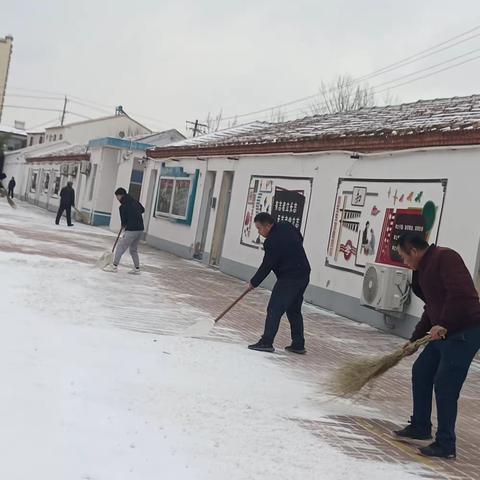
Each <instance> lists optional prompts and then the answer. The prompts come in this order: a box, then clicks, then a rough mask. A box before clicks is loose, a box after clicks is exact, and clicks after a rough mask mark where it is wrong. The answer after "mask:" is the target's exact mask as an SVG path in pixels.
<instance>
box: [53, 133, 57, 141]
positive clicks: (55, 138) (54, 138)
mask: <svg viewBox="0 0 480 480" xmlns="http://www.w3.org/2000/svg"><path fill="white" fill-rule="evenodd" d="M55 140H57V134H55V135H54V136H53V141H54V142H55Z"/></svg>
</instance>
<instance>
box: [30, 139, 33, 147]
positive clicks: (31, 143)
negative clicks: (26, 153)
mask: <svg viewBox="0 0 480 480" xmlns="http://www.w3.org/2000/svg"><path fill="white" fill-rule="evenodd" d="M32 145H33V137H30V145H29V146H30V147H31V146H32Z"/></svg>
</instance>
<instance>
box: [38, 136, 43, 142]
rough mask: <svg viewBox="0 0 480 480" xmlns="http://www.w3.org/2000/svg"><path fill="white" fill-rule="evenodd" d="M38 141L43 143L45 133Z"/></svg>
mask: <svg viewBox="0 0 480 480" xmlns="http://www.w3.org/2000/svg"><path fill="white" fill-rule="evenodd" d="M38 143H43V135H40V139H39V141H38Z"/></svg>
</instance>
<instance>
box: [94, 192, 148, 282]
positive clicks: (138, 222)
mask: <svg viewBox="0 0 480 480" xmlns="http://www.w3.org/2000/svg"><path fill="white" fill-rule="evenodd" d="M115 196H116V197H117V200H118V201H119V202H120V207H119V211H120V220H121V222H122V228H123V229H124V230H125V233H124V234H123V238H122V239H121V240H120V242H119V243H118V245H117V248H116V249H115V257H114V259H113V265H107V266H106V267H105V268H104V269H103V270H104V271H106V272H113V273H115V272H117V270H118V265H119V263H120V259H121V258H122V255H123V254H124V253H125V252H126V251H127V249H128V250H129V251H130V255H131V256H132V260H133V265H134V268H133V269H132V270H130V271H129V272H128V273H131V274H134V275H135V274H137V275H138V274H139V273H140V259H139V258H138V244H139V243H140V240H141V239H142V237H143V230H144V226H143V217H142V215H143V213H144V212H145V209H144V208H143V205H142V204H141V203H140V202H137V201H136V200H135V199H134V198H132V197H131V196H130V195H129V194H128V193H127V191H126V190H125V189H124V188H117V190H115Z"/></svg>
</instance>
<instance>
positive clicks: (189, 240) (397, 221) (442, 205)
mask: <svg viewBox="0 0 480 480" xmlns="http://www.w3.org/2000/svg"><path fill="white" fill-rule="evenodd" d="M479 153H480V147H469V148H459V147H457V148H435V149H433V148H432V149H423V150H415V151H403V152H393V153H389V152H384V153H379V154H374V155H360V157H359V158H356V157H355V158H353V157H352V155H351V154H350V153H349V152H324V153H313V154H298V155H290V154H284V155H264V156H258V155H251V156H243V157H240V158H239V159H235V160H228V159H224V158H217V159H215V158H209V159H205V160H202V161H199V160H197V159H191V160H181V161H179V162H175V163H176V164H177V165H183V166H184V167H185V168H186V169H187V170H188V171H191V172H192V171H193V170H194V169H195V168H200V169H201V175H200V180H199V184H198V191H197V196H196V197H197V198H196V203H195V209H194V216H193V219H192V223H191V226H188V227H187V226H185V225H179V224H176V223H174V222H171V221H169V220H168V219H163V218H158V219H155V221H154V222H153V228H152V229H151V231H150V233H152V232H154V233H155V236H157V237H158V238H161V239H167V240H168V241H169V242H171V243H172V244H181V245H183V246H185V247H187V248H191V246H192V245H193V242H194V241H195V235H196V229H197V225H198V212H199V210H200V203H201V202H200V201H201V198H202V196H203V179H204V176H205V172H206V171H207V169H208V170H210V171H212V170H213V171H216V172H217V176H216V182H215V189H214V196H215V197H218V193H219V190H220V184H221V179H222V173H223V171H224V170H231V171H233V172H234V181H233V189H232V200H231V204H230V209H229V213H228V221H227V227H226V232H225V240H224V245H223V252H222V261H221V264H220V266H221V269H222V270H223V271H225V272H227V273H229V274H233V275H235V276H237V277H239V278H242V279H248V278H250V275H251V274H252V273H253V272H254V271H255V268H256V267H257V266H258V265H259V264H260V262H261V259H262V256H263V251H262V249H261V248H259V244H258V243H257V236H256V231H255V227H254V225H251V224H250V221H251V220H252V216H253V213H255V212H256V209H257V208H259V206H260V204H261V206H263V205H264V204H265V206H266V207H267V208H268V206H270V209H271V208H272V205H274V204H273V197H274V195H272V194H273V192H274V190H275V188H276V187H279V188H284V189H286V190H292V191H295V190H304V191H305V195H306V199H307V197H309V198H308V200H306V204H307V203H308V205H309V208H308V216H304V217H302V224H301V229H302V231H303V232H304V236H305V249H306V251H307V255H308V257H309V259H310V263H311V265H312V274H311V288H310V290H309V293H308V299H309V300H310V301H312V302H314V303H316V304H319V305H321V306H324V307H326V308H329V309H331V310H334V311H336V312H337V313H340V314H342V315H345V316H348V317H350V318H354V319H357V320H361V321H366V322H369V323H372V324H374V325H377V326H382V325H383V318H382V317H381V316H378V315H377V314H375V312H372V311H371V310H367V309H365V308H362V307H360V305H359V297H360V292H361V287H362V281H363V277H362V274H363V265H364V264H365V262H366V261H367V260H368V261H370V260H371V259H372V260H376V259H377V255H378V254H379V247H380V245H381V244H382V238H383V242H384V243H385V239H386V240H387V242H386V245H387V246H388V245H389V244H388V240H389V239H391V238H393V237H394V236H395V235H398V233H399V231H400V230H401V227H400V226H403V228H404V229H406V228H407V227H408V228H425V227H427V230H428V231H429V240H430V241H432V242H434V241H435V240H437V242H438V244H440V245H445V246H449V247H451V248H454V249H455V250H457V251H458V252H459V253H460V254H461V255H462V256H463V258H464V260H465V263H466V265H467V267H468V268H469V269H470V271H471V273H472V274H473V275H475V276H476V274H477V270H478V264H479V261H478V255H477V252H478V249H479V240H480V221H478V218H477V217H478V212H477V210H478V208H477V203H478V202H477V198H478V178H479V177H480V163H479V162H478V158H479ZM171 163H172V162H168V164H171ZM339 179H341V181H340V183H339ZM257 180H262V182H260V181H259V182H258V183H257V187H256V186H255V182H256V181H257ZM444 180H445V181H444ZM282 182H287V183H282ZM355 187H357V188H355ZM256 188H257V191H255V189H256ZM263 190H264V192H263ZM267 190H268V191H267ZM258 193H262V195H261V198H257V194H258ZM402 197H403V198H402ZM265 199H267V200H265ZM344 202H345V209H346V210H348V209H351V210H353V211H354V212H352V218H346V217H345V218H344V219H343V220H344V224H343V225H342V233H341V237H340V241H339V242H338V234H339V228H338V226H339V225H338V224H339V219H340V215H339V214H340V213H341V212H340V210H341V209H342V208H343V204H344ZM352 202H353V204H352ZM287 203H288V202H287ZM337 205H339V207H338V206H337ZM347 207H348V208H347ZM288 209H289V212H287V213H290V207H288ZM336 210H337V220H336V221H335V222H333V220H334V219H335V211H336ZM248 212H250V216H248V215H247V213H248ZM402 215H403V218H402ZM405 215H406V217H405ZM386 220H387V221H386ZM406 220H408V221H406ZM417 220H419V221H420V223H418V222H417ZM426 220H428V221H426ZM367 221H368V222H369V225H368V227H369V228H367V229H366V227H367V225H366V222H367ZM214 222H215V212H214V211H212V214H211V216H210V222H209V226H208V236H207V248H206V250H207V251H208V247H209V245H210V244H211V238H212V233H213V225H214ZM347 222H351V223H357V224H358V225H349V226H348V227H347V225H346V223H347ZM416 222H417V223H416ZM332 223H336V225H337V228H336V229H334V228H333V225H332ZM389 228H390V230H388V229H389ZM365 230H366V235H365V241H364V238H363V232H364V231H365ZM371 230H372V231H373V235H372V232H371ZM387 230H388V231H387ZM387 233H388V235H386V234H387ZM348 240H350V243H351V245H352V248H355V249H356V250H357V255H355V257H353V256H352V254H351V256H350V257H349V259H348V260H347V259H346V258H345V253H346V252H347V250H348V249H347V250H346V249H345V247H346V245H347V243H346V242H347V241H348ZM337 243H339V246H338V251H337V250H336V247H337ZM342 244H343V245H344V247H343V249H340V248H341V245H342ZM186 251H187V250H186ZM188 251H191V250H188ZM385 252H386V253H388V255H390V253H391V252H390V251H389V250H388V249H386V250H385V249H384V253H383V255H385ZM335 257H336V259H335ZM382 258H383V259H384V262H385V263H388V262H389V261H390V260H391V259H390V260H388V258H387V261H385V258H386V257H382ZM421 311H422V304H421V302H420V301H419V300H417V299H413V301H412V303H411V305H410V307H409V310H408V315H409V316H410V317H408V318H406V319H403V320H398V321H395V322H396V325H397V326H396V330H395V331H396V332H397V333H402V334H404V335H407V334H408V333H409V331H410V330H411V328H412V326H413V323H414V321H415V318H413V317H419V316H420V314H421Z"/></svg>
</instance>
